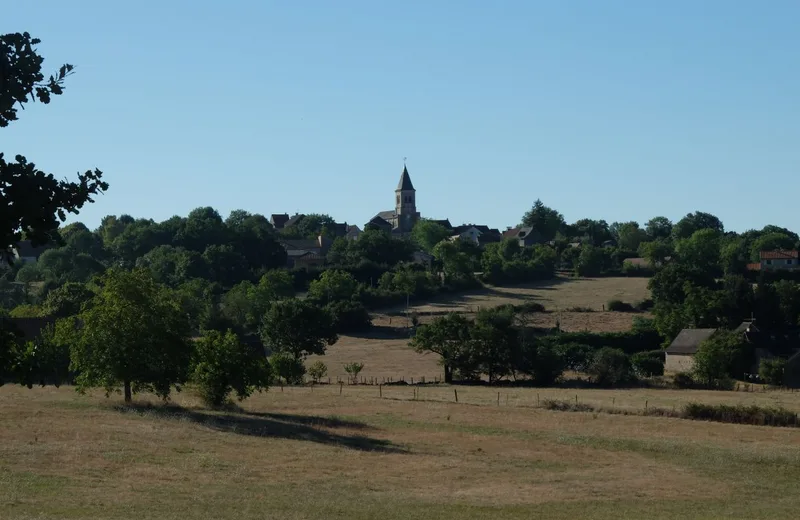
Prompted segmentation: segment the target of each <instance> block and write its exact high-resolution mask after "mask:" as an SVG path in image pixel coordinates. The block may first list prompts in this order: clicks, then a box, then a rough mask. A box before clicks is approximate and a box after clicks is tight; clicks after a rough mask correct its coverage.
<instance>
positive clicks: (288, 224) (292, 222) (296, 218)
mask: <svg viewBox="0 0 800 520" xmlns="http://www.w3.org/2000/svg"><path fill="white" fill-rule="evenodd" d="M303 217H305V215H303V214H302V213H295V214H294V215H292V216H291V217H289V219H288V220H287V221H286V222H285V223H284V224H283V229H288V228H290V227H292V226H294V225H295V224H297V222H298V221H299V220H300V219H301V218H303Z"/></svg>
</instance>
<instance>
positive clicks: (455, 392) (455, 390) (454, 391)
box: [453, 388, 458, 402]
mask: <svg viewBox="0 0 800 520" xmlns="http://www.w3.org/2000/svg"><path fill="white" fill-rule="evenodd" d="M453 395H455V396H456V402H458V389H457V388H453Z"/></svg>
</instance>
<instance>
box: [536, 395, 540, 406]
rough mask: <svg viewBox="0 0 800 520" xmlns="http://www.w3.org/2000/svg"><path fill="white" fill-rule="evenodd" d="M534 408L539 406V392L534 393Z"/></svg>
mask: <svg viewBox="0 0 800 520" xmlns="http://www.w3.org/2000/svg"><path fill="white" fill-rule="evenodd" d="M536 406H539V392H536Z"/></svg>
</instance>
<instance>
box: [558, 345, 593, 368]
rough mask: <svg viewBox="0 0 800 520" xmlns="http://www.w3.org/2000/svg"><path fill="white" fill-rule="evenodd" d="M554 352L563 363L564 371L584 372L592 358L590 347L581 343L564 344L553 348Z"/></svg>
mask: <svg viewBox="0 0 800 520" xmlns="http://www.w3.org/2000/svg"><path fill="white" fill-rule="evenodd" d="M554 349H555V352H556V353H557V354H558V355H559V357H560V358H561V359H562V361H563V363H564V368H565V369H566V370H572V371H574V372H586V371H587V370H588V369H589V362H590V360H591V358H592V353H593V350H592V347H590V346H589V345H584V344H582V343H564V344H559V345H556V346H555V348H554Z"/></svg>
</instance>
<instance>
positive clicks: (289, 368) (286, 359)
mask: <svg viewBox="0 0 800 520" xmlns="http://www.w3.org/2000/svg"><path fill="white" fill-rule="evenodd" d="M269 364H270V366H271V367H272V371H273V372H274V373H275V375H277V376H278V377H280V378H281V379H283V380H284V381H285V382H286V383H287V384H290V385H295V384H299V383H302V382H303V376H304V375H305V374H306V366H305V365H304V364H303V360H302V359H297V358H295V357H294V356H292V355H291V354H289V353H288V352H276V353H275V354H272V355H271V356H270V357H269Z"/></svg>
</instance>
